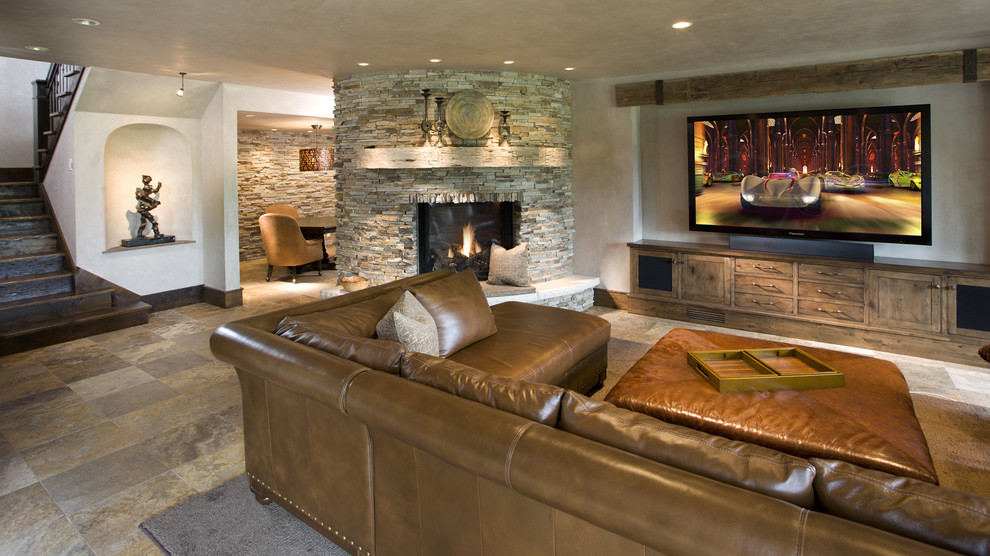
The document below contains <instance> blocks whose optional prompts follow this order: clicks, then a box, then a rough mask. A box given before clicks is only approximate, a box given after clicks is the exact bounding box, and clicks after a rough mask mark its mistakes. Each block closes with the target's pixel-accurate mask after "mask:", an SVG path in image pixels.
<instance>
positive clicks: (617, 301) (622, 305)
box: [594, 288, 629, 310]
mask: <svg viewBox="0 0 990 556" xmlns="http://www.w3.org/2000/svg"><path fill="white" fill-rule="evenodd" d="M594 295H595V305H596V306H598V307H609V308H611V309H623V310H628V309H629V294H628V293H626V292H616V291H612V290H603V289H599V288H595V292H594Z"/></svg>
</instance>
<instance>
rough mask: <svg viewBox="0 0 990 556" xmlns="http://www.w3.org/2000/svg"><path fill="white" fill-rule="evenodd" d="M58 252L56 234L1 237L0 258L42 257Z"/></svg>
mask: <svg viewBox="0 0 990 556" xmlns="http://www.w3.org/2000/svg"><path fill="white" fill-rule="evenodd" d="M55 251H56V236H55V234H54V233H47V234H25V235H17V236H6V237H0V257H16V256H18V255H41V254H45V253H54V252H55Z"/></svg>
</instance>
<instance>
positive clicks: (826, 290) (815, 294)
mask: <svg viewBox="0 0 990 556" xmlns="http://www.w3.org/2000/svg"><path fill="white" fill-rule="evenodd" d="M798 296H799V297H804V298H808V299H821V300H822V301H838V302H842V303H859V304H863V303H864V302H865V300H866V297H865V295H864V289H863V287H862V286H858V285H850V284H839V283H834V282H831V283H830V282H810V281H804V280H802V281H801V283H799V284H798Z"/></svg>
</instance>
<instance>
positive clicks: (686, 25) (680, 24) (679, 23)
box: [671, 21, 694, 29]
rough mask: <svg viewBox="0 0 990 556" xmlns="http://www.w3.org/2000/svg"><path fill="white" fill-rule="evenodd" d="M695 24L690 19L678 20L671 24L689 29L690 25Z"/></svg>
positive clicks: (677, 27) (676, 27)
mask: <svg viewBox="0 0 990 556" xmlns="http://www.w3.org/2000/svg"><path fill="white" fill-rule="evenodd" d="M692 25H694V24H693V23H691V22H690V21H678V22H677V23H675V24H673V25H671V27H673V28H674V29H687V28H688V27H690V26H692Z"/></svg>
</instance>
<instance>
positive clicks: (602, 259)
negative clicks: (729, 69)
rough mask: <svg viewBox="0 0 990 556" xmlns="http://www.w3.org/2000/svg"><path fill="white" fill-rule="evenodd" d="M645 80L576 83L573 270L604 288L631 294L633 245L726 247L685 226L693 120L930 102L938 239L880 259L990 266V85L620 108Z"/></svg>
mask: <svg viewBox="0 0 990 556" xmlns="http://www.w3.org/2000/svg"><path fill="white" fill-rule="evenodd" d="M643 80H645V79H642V78H633V79H625V80H621V81H620V80H596V81H584V82H576V83H574V85H573V91H574V104H573V109H572V112H573V118H574V120H573V129H574V189H575V202H574V204H575V217H576V218H575V221H576V223H577V229H576V234H575V238H576V242H575V244H576V246H575V266H576V272H578V273H581V274H591V275H598V276H600V277H601V279H602V284H603V287H605V288H607V289H610V290H614V291H628V290H629V255H628V248H627V247H626V246H625V243H626V242H627V241H632V240H638V239H655V240H661V241H687V242H694V243H719V244H727V243H728V236H725V235H722V234H711V233H700V232H690V231H688V212H687V202H688V187H687V172H688V169H687V163H686V160H687V142H686V139H685V136H686V131H685V125H686V118H687V117H688V116H699V115H709V114H735V113H745V112H761V111H770V110H801V109H819V108H848V107H856V106H885V105H897V104H931V105H932V201H933V202H932V204H933V213H932V224H933V245H931V246H908V245H896V244H884V243H878V244H876V246H875V251H876V256H877V257H895V258H907V259H917V260H932V261H950V262H969V263H981V264H986V263H990V241H988V239H990V218H987V214H990V118H988V107H990V82H980V83H960V84H951V85H931V86H925V87H907V88H899V89H880V90H865V91H850V92H845V93H831V94H808V95H791V96H786V97H778V98H766V99H747V100H734V101H720V102H697V103H690V104H676V105H670V106H645V107H639V108H617V107H615V100H614V90H613V87H614V84H615V83H616V82H625V81H643ZM640 226H641V227H640Z"/></svg>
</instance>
